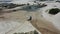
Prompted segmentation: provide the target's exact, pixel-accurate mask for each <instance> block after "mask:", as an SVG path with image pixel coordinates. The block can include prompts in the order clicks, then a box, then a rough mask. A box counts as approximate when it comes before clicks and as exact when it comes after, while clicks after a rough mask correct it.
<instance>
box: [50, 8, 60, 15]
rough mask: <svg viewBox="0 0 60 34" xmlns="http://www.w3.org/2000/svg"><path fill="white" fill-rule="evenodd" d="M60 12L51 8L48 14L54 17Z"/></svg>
mask: <svg viewBox="0 0 60 34" xmlns="http://www.w3.org/2000/svg"><path fill="white" fill-rule="evenodd" d="M59 12H60V9H58V8H53V9H50V10H49V14H52V15H55V14H57V13H59Z"/></svg>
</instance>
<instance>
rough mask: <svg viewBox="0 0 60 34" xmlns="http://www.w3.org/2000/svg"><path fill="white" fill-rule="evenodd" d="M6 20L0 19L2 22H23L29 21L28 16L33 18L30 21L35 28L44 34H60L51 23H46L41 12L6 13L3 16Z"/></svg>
mask: <svg viewBox="0 0 60 34" xmlns="http://www.w3.org/2000/svg"><path fill="white" fill-rule="evenodd" d="M2 16H3V17H4V18H0V20H14V21H15V20H17V21H19V22H20V21H21V22H23V23H24V22H25V21H27V17H26V16H32V20H31V21H30V22H31V23H32V25H33V26H34V27H36V29H37V30H38V31H40V32H41V33H42V34H60V33H59V31H58V30H57V29H56V28H55V27H54V26H53V24H52V23H51V22H49V21H46V20H45V19H44V18H43V16H42V15H41V12H39V11H37V12H27V11H17V12H12V13H6V14H4V15H2Z"/></svg>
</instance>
